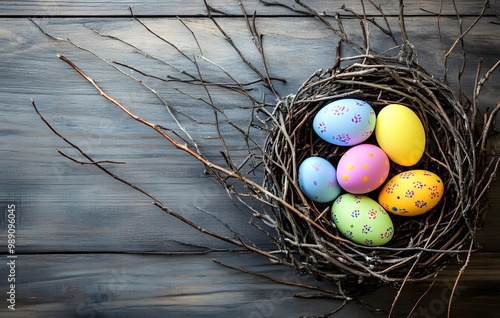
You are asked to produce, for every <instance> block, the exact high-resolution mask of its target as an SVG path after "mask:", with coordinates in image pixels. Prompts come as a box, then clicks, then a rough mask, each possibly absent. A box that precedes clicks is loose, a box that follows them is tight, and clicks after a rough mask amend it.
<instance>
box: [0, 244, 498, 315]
mask: <svg viewBox="0 0 500 318" xmlns="http://www.w3.org/2000/svg"><path fill="white" fill-rule="evenodd" d="M211 259H217V260H218V261H221V262H223V263H226V264H228V265H231V266H238V267H243V268H246V269H247V270H250V271H252V272H256V273H259V274H263V275H266V276H269V277H272V278H274V279H278V280H284V281H290V282H294V283H300V284H304V285H312V286H319V287H323V288H327V289H330V290H336V287H335V286H332V285H330V284H329V283H327V282H317V281H315V280H314V279H312V278H311V277H308V276H299V275H297V274H296V273H294V272H293V271H291V270H290V269H288V268H284V267H282V266H278V265H271V264H270V263H269V262H268V260H266V259H263V258H262V257H258V256H255V255H251V254H245V253H242V254H241V253H230V254H228V253H209V254H198V255H123V254H94V255H92V254H91V255H84V254H71V255H18V257H17V259H16V276H15V279H16V281H15V292H16V306H15V309H16V310H15V312H13V311H9V310H8V309H7V302H6V301H5V300H4V301H2V304H3V305H2V306H1V307H0V314H1V315H2V317H19V316H22V317H103V316H105V317H110V316H120V317H138V316H148V317H165V316H168V317H173V318H176V317H185V316H189V317H277V318H281V317H283V318H285V317H287V318H288V317H300V316H304V315H308V316H320V315H322V314H326V313H328V312H330V311H332V310H334V309H335V308H337V307H338V306H339V305H340V304H341V303H342V301H340V300H334V299H316V300H314V299H302V298H297V297H294V295H296V294H303V295H315V294H317V291H315V290H309V289H306V288H300V287H297V286H285V285H281V284H277V283H274V282H272V281H269V280H267V279H264V278H261V277H256V276H253V275H249V274H244V273H241V272H238V271H235V270H232V269H228V268H225V267H222V266H220V265H218V264H216V263H214V262H212V261H211ZM8 270H9V268H8V266H5V264H4V265H2V266H0V275H1V277H6V276H7V275H8ZM456 273H457V267H456V266H450V268H448V269H446V270H445V271H444V272H443V273H442V274H441V275H440V276H439V277H438V279H437V281H436V282H435V283H434V286H433V287H432V289H431V290H430V291H429V292H428V294H427V295H426V296H425V297H424V298H423V299H422V301H421V302H420V303H419V305H418V306H417V307H416V315H415V316H413V317H443V316H445V313H446V308H447V302H448V300H449V297H450V295H451V288H452V286H453V283H454V280H455V277H456ZM499 274H500V258H499V255H498V254H492V255H478V256H477V257H475V258H474V259H473V261H472V263H471V264H470V266H469V267H468V269H467V270H466V271H465V273H464V275H463V277H462V279H461V280H460V283H459V285H458V288H457V289H456V293H455V295H456V297H455V298H454V302H453V307H452V317H472V316H475V315H477V316H479V317H485V318H489V317H492V318H493V317H497V315H498V313H500V311H499V307H498V297H499V296H500V293H499V289H498V286H499V285H500V280H499V277H500V275H499ZM430 283H431V282H430V281H429V282H422V283H417V284H413V285H408V287H407V288H406V289H405V290H404V292H403V294H402V295H401V300H400V302H399V303H398V305H397V307H396V311H395V313H396V314H405V313H406V314H407V313H408V312H409V311H410V310H411V309H412V307H413V306H414V305H415V304H416V302H417V300H418V299H419V297H420V296H421V295H422V294H423V293H424V292H425V291H426V289H427V288H428V286H429V284H430ZM4 290H5V285H4V283H2V291H4ZM395 294H396V290H394V289H392V288H383V289H380V290H378V291H376V292H375V293H373V294H371V295H367V296H364V297H363V300H364V301H365V302H366V303H367V304H368V305H370V306H372V307H374V308H379V309H382V310H388V309H389V308H390V306H391V304H392V299H393V297H394V296H395ZM426 314H427V315H430V316H426ZM339 317H366V318H368V317H380V314H375V313H374V312H371V311H370V310H368V309H366V308H363V307H361V306H359V305H357V304H356V303H354V302H353V303H350V304H349V305H348V306H347V307H345V308H344V309H343V310H342V311H340V313H339ZM404 317H406V315H404Z"/></svg>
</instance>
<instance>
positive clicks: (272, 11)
mask: <svg viewBox="0 0 500 318" xmlns="http://www.w3.org/2000/svg"><path fill="white" fill-rule="evenodd" d="M207 2H208V4H209V5H210V6H211V7H212V8H214V9H216V10H217V11H220V12H224V13H226V14H230V15H240V16H241V14H242V11H241V7H240V6H239V4H238V1H232V0H209V1H207ZM265 2H267V3H281V4H285V5H287V6H289V7H293V8H294V9H296V11H292V10H289V9H286V8H285V7H283V6H279V5H264V4H263V3H262V2H261V1H259V0H244V1H242V3H243V6H244V7H245V9H246V11H247V12H248V13H250V14H252V13H253V12H254V11H256V12H257V13H258V15H261V16H266V15H271V16H278V15H303V14H304V12H305V11H306V10H305V9H303V8H302V7H300V6H299V5H298V4H296V3H295V1H292V0H278V1H265ZM304 3H305V4H307V5H308V6H309V7H310V8H312V9H314V10H316V11H317V12H321V13H323V12H325V13H327V14H334V13H335V12H344V13H346V12H345V11H343V10H342V9H341V8H342V6H343V5H344V4H345V5H346V7H347V8H349V9H352V10H354V11H355V12H357V13H359V14H362V12H363V6H362V5H361V1H350V2H349V1H335V2H332V1H328V0H318V1H304ZM375 3H377V5H380V6H381V8H382V9H383V11H384V12H385V13H386V14H388V15H397V14H398V10H399V4H398V2H397V1H391V0H379V1H375ZM454 3H455V4H456V10H455V7H454V5H453V4H454ZM490 4H491V6H492V7H493V8H495V9H496V10H497V11H498V9H499V3H498V1H497V0H492V1H490ZM483 5H484V1H482V0H473V1H470V0H455V1H451V0H446V1H442V2H436V1H433V0H424V1H418V2H415V1H407V2H406V3H405V14H407V15H429V14H430V15H434V14H438V13H441V14H443V15H455V14H456V11H458V12H459V13H460V14H462V15H478V14H479V13H480V12H481V10H482V8H483ZM129 7H132V8H133V10H134V12H135V14H137V15H140V16H167V17H176V16H196V15H205V14H206V13H207V11H206V9H205V6H204V5H203V2H202V1H182V0H174V1H162V2H158V1H154V0H146V1H130V0H112V1H104V2H102V1H67V0H55V1H40V0H28V1H12V0H8V1H2V3H1V4H0V16H10V17H13V16H18V17H26V16H46V17H55V16H74V17H78V16H94V17H96V16H97V17H99V16H100V17H104V16H127V15H129V14H130V12H129V9H128V8H129ZM364 8H365V12H366V13H367V14H370V15H379V14H380V13H379V11H378V10H376V9H375V8H374V7H373V6H372V5H371V4H370V3H369V2H368V1H365V4H364ZM346 14H347V13H346ZM486 14H489V15H493V12H492V11H491V10H489V11H487V12H486Z"/></svg>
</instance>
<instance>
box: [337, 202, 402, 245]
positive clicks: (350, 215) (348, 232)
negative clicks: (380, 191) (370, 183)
mask: <svg viewBox="0 0 500 318" xmlns="http://www.w3.org/2000/svg"><path fill="white" fill-rule="evenodd" d="M331 211H332V218H333V223H334V224H335V226H336V227H337V229H338V230H339V232H340V233H341V234H342V235H344V236H345V237H347V238H348V239H350V240H351V241H353V242H355V243H358V244H361V245H366V246H380V245H384V244H386V243H387V242H389V241H390V240H391V238H392V236H393V234H394V226H393V223H392V220H391V217H390V216H389V214H388V213H387V212H386V211H385V210H384V209H383V208H382V207H381V206H380V205H379V204H378V203H377V202H376V201H375V200H373V199H371V198H369V197H367V196H364V195H355V194H351V193H346V194H343V195H341V196H339V197H338V198H337V199H336V200H335V201H334V202H333V204H332V209H331Z"/></svg>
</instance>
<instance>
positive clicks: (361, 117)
mask: <svg viewBox="0 0 500 318" xmlns="http://www.w3.org/2000/svg"><path fill="white" fill-rule="evenodd" d="M375 121H376V115H375V112H374V111H373V108H372V107H371V106H370V105H369V104H368V103H366V102H364V101H361V100H358V99H352V98H345V99H339V100H336V101H333V102H331V103H329V104H327V105H326V106H324V107H323V108H321V109H320V110H319V111H318V112H317V113H316V115H315V116H314V119H313V129H314V131H315V132H316V134H317V135H318V136H319V137H321V138H322V139H323V140H325V141H327V142H329V143H331V144H334V145H338V146H353V145H357V144H359V143H362V142H363V141H365V140H366V139H368V137H370V135H371V134H372V133H373V130H374V128H375Z"/></svg>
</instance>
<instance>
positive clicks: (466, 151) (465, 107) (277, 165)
mask: <svg viewBox="0 0 500 318" xmlns="http://www.w3.org/2000/svg"><path fill="white" fill-rule="evenodd" d="M343 62H345V63H346V64H348V65H347V66H345V67H341V66H340V65H336V66H335V67H333V68H331V69H328V70H326V71H319V72H317V73H315V74H314V75H313V76H312V77H311V78H309V79H308V80H307V81H306V82H305V83H304V84H303V85H302V86H301V87H300V89H299V90H298V91H297V93H295V94H293V95H291V96H288V97H287V98H286V99H283V100H281V101H280V102H279V103H278V104H277V106H276V108H275V112H274V122H275V125H274V128H273V129H272V130H271V131H270V132H269V135H268V137H267V140H266V143H265V153H266V156H264V160H263V161H264V163H265V167H266V169H265V171H266V174H265V181H264V184H265V187H266V188H267V189H268V190H269V191H270V192H272V193H273V194H274V195H275V196H276V197H279V198H282V199H283V200H284V201H285V202H286V203H287V204H283V201H274V204H275V208H274V213H275V215H276V218H277V222H276V227H277V230H278V232H279V235H280V240H279V242H280V244H281V248H282V249H283V250H284V251H286V252H287V253H286V255H287V258H288V259H289V261H290V262H291V263H293V264H294V266H295V267H296V268H298V269H300V270H301V271H304V272H308V273H310V274H312V275H314V276H316V277H320V278H324V279H329V280H333V281H335V282H338V283H339V284H341V285H344V290H346V291H347V292H348V293H349V291H350V292H352V293H357V292H359V291H361V290H364V291H366V290H370V288H369V287H375V288H376V287H379V286H381V285H384V284H401V283H404V282H405V281H408V282H410V281H415V280H420V279H425V278H429V277H432V276H434V275H435V274H436V273H437V272H439V271H440V270H442V269H443V267H444V266H445V265H446V264H447V263H448V261H449V260H450V258H452V257H456V256H457V255H458V256H460V255H462V254H464V253H465V254H468V253H470V252H471V251H473V250H474V249H475V248H476V247H477V246H476V244H477V242H476V241H475V236H476V230H477V228H478V227H479V226H480V225H481V222H482V220H483V217H484V214H485V211H486V208H487V200H486V199H485V197H484V195H483V194H484V191H485V188H486V183H487V182H488V181H489V180H488V174H486V171H487V170H488V169H489V168H490V167H489V165H488V162H487V161H488V158H486V156H485V133H486V132H485V131H484V123H482V122H480V119H479V118H482V117H481V116H479V114H478V113H477V110H476V109H475V108H474V107H472V105H471V103H470V102H469V101H465V102H464V101H463V100H460V99H459V98H458V97H457V96H456V95H455V94H454V92H453V91H452V89H451V88H450V87H449V86H448V85H446V84H444V83H442V82H441V81H439V80H437V79H435V78H434V77H433V76H432V75H430V74H428V73H427V72H426V71H425V70H424V69H422V68H421V67H419V66H418V65H416V64H410V65H408V64H407V63H406V62H400V61H399V60H397V59H387V58H382V57H379V56H360V57H351V58H347V59H344V61H343ZM345 97H350V98H357V99H361V100H364V101H367V102H368V103H369V104H370V105H372V107H373V109H374V111H375V113H378V112H379V111H380V109H381V108H383V107H384V106H386V105H387V104H391V103H398V104H401V105H405V106H407V107H409V108H411V109H412V110H413V111H414V112H415V113H416V114H417V116H418V117H419V118H420V120H421V122H422V123H423V126H424V129H425V133H426V139H427V140H426V149H425V152H424V155H423V158H422V159H421V160H420V161H419V162H418V163H417V164H416V165H414V166H412V167H410V168H411V169H425V170H428V171H432V172H434V173H435V174H437V175H438V176H440V177H441V178H442V180H443V182H444V185H445V193H444V198H443V199H442V200H441V201H440V203H439V204H438V205H437V206H436V207H435V208H433V209H432V210H431V211H430V212H428V213H425V214H423V215H420V216H416V217H394V218H393V222H394V228H395V234H394V237H393V238H392V240H391V241H390V242H389V243H388V244H386V245H384V246H378V247H369V246H363V245H359V244H356V243H354V242H351V241H349V240H348V239H346V238H345V237H343V236H342V235H341V233H339V230H338V229H337V228H336V227H335V225H334V224H333V222H332V218H331V213H330V208H331V204H322V203H316V202H313V201H312V200H310V199H308V198H306V197H305V196H304V194H303V193H302V192H301V189H300V187H299V183H298V176H297V171H298V167H299V164H300V163H301V162H302V161H303V160H304V159H306V158H307V157H310V156H319V157H323V158H325V159H327V160H328V161H329V162H331V163H332V164H333V165H334V166H336V164H337V163H338V161H339V159H340V157H341V156H342V155H343V154H344V153H345V152H346V151H347V150H348V149H349V148H348V147H343V146H335V145H333V144H330V143H328V142H326V141H324V140H322V139H321V138H319V136H318V135H317V134H316V133H315V132H314V131H313V130H312V129H311V128H312V127H313V124H312V122H313V118H314V116H315V114H316V113H317V112H318V110H319V109H320V108H322V107H323V106H324V105H325V104H326V103H328V102H331V101H333V100H336V99H340V98H345ZM365 143H373V144H376V140H375V137H373V135H372V136H371V137H370V138H369V139H368V140H366V141H365ZM408 168H409V167H403V166H400V165H398V164H396V163H393V162H391V172H390V175H389V177H391V176H393V175H395V174H397V173H400V172H402V171H404V170H407V169H408ZM368 195H369V196H371V197H373V198H374V199H375V200H376V198H377V191H373V192H371V193H369V194H368Z"/></svg>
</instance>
